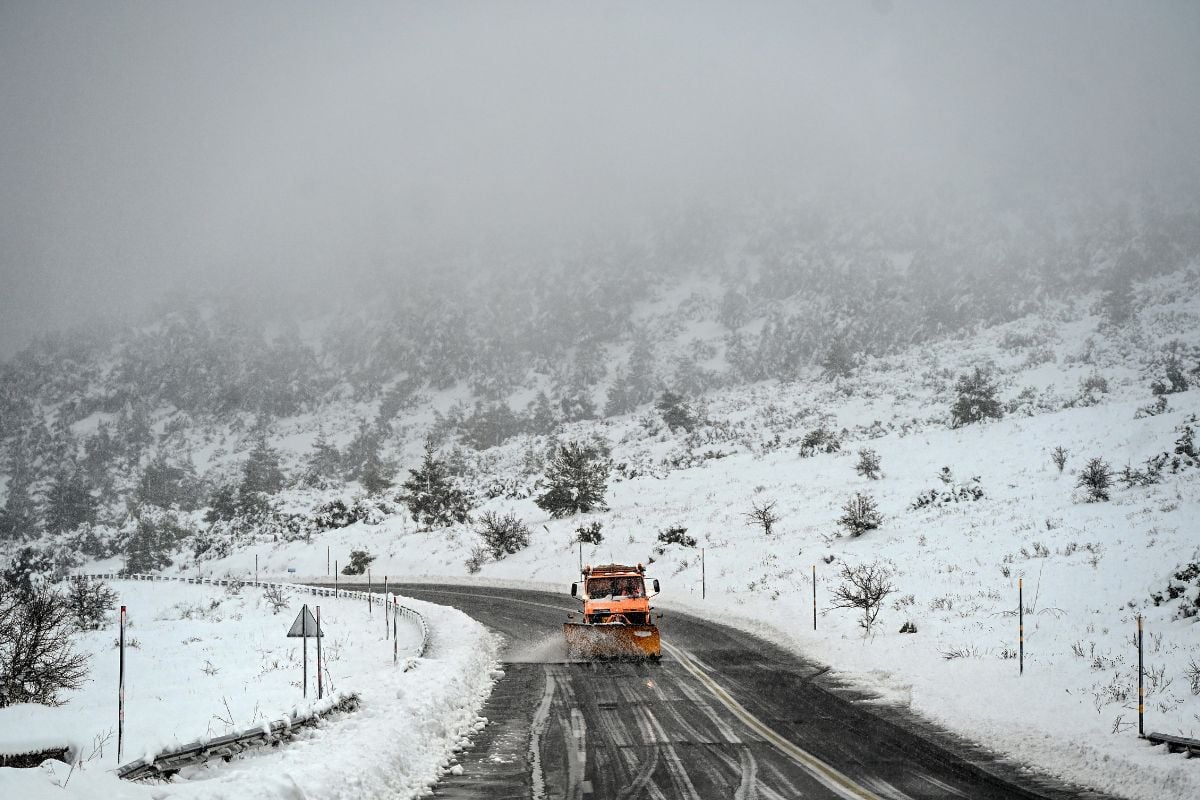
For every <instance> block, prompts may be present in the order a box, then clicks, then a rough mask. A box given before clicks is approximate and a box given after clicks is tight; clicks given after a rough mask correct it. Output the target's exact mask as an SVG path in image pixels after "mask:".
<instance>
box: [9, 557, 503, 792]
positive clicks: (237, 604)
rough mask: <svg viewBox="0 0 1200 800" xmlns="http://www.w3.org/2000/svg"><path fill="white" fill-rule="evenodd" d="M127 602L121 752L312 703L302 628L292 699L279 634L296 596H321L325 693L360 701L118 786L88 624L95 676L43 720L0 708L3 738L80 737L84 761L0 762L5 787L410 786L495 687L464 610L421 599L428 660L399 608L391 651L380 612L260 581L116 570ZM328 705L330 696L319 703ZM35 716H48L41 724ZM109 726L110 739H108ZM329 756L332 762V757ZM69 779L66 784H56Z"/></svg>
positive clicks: (111, 670)
mask: <svg viewBox="0 0 1200 800" xmlns="http://www.w3.org/2000/svg"><path fill="white" fill-rule="evenodd" d="M113 585H114V587H115V588H116V589H117V590H118V592H119V593H120V600H119V601H118V602H119V603H121V604H124V605H126V606H127V607H128V609H129V628H128V632H127V643H132V642H135V641H136V646H131V647H129V648H128V655H127V668H126V669H127V672H126V723H125V735H126V739H125V747H124V754H123V758H122V763H128V762H130V761H133V760H135V759H136V758H139V757H142V756H144V755H150V754H153V753H156V752H159V751H161V750H163V749H169V748H170V747H172V746H173V745H178V744H181V743H184V742H187V741H191V740H193V739H197V738H206V737H215V736H219V735H222V734H225V733H228V732H231V731H238V730H242V729H245V728H247V727H251V726H253V725H254V724H256V723H263V722H266V721H270V720H273V719H278V718H280V717H283V716H290V717H293V718H294V717H297V716H299V715H302V714H303V713H304V712H305V711H306V710H307V709H311V708H313V707H314V706H315V705H316V703H317V701H316V699H315V698H316V684H315V680H316V679H315V672H316V669H315V667H316V663H315V642H314V641H313V640H310V641H309V659H310V661H309V678H310V682H311V683H312V685H311V686H310V689H309V696H308V699H307V700H305V699H302V697H301V680H300V679H301V666H302V665H301V663H300V659H301V646H300V640H299V639H288V638H285V634H286V633H287V630H288V627H289V626H290V625H291V623H292V620H293V619H294V617H295V616H296V614H297V613H298V612H299V610H300V607H301V603H304V602H307V603H308V604H309V607H310V609H311V608H312V607H313V606H315V605H320V606H321V613H322V619H321V623H322V628H323V629H324V630H325V631H326V637H325V641H324V644H323V651H324V653H323V654H324V656H325V657H326V659H327V662H326V663H327V667H328V675H327V683H326V691H327V692H330V691H331V690H332V693H333V694H334V695H335V696H341V695H345V694H349V693H351V692H353V693H357V694H358V695H359V697H360V698H361V705H360V707H359V708H358V710H356V711H355V712H353V713H350V714H345V715H337V716H334V717H333V718H331V719H330V720H328V721H327V722H325V723H323V724H321V725H320V726H318V727H317V728H315V729H304V730H302V731H301V732H300V733H299V734H298V735H297V737H296V738H295V739H294V740H293V741H292V742H290V743H288V744H286V745H284V746H281V747H279V748H275V749H265V750H251V751H249V752H248V753H247V754H246V755H245V756H244V757H242V758H239V759H236V760H234V761H233V762H231V763H229V764H223V763H221V762H220V761H219V760H218V761H217V762H216V763H211V764H208V765H204V766H200V767H192V768H185V769H184V770H183V772H181V773H180V775H179V776H178V777H177V778H176V779H175V781H174V782H172V783H171V784H168V785H162V784H156V783H154V782H149V783H129V782H125V781H120V780H118V779H117V778H116V777H115V775H114V774H113V769H114V768H115V767H116V766H117V757H116V737H115V735H111V734H114V732H115V729H116V711H117V707H116V685H117V657H116V650H115V648H114V647H113V638H114V631H113V629H112V628H109V629H108V630H104V631H98V632H95V633H91V634H85V635H84V636H83V641H82V642H81V645H82V646H83V647H84V648H86V649H87V650H88V651H90V652H91V653H92V662H93V670H92V680H91V682H89V683H88V684H87V685H86V686H85V687H84V688H83V689H81V690H80V691H79V692H77V693H76V694H75V696H73V697H71V698H69V702H68V704H67V705H66V706H64V707H63V708H61V709H57V710H55V714H54V716H53V719H47V718H45V716H44V715H43V714H36V715H34V714H30V713H29V711H28V709H29V708H30V707H28V706H17V707H13V708H8V709H0V728H2V729H3V731H4V734H3V736H2V737H0V738H2V739H4V740H5V741H7V740H13V742H19V741H26V740H27V741H29V742H34V741H35V740H45V741H51V740H55V739H57V738H60V737H61V736H63V735H66V736H68V737H69V738H70V739H71V740H72V741H74V742H77V743H78V745H77V747H78V748H79V751H78V758H79V759H80V760H81V761H82V762H83V764H82V767H81V768H76V769H75V770H74V771H73V773H72V770H71V769H70V768H69V767H67V765H64V764H61V763H59V762H46V764H45V765H43V767H42V768H41V769H31V770H16V769H0V793H2V794H4V796H6V797H30V798H33V797H64V796H66V797H80V798H111V797H122V798H124V797H128V798H149V797H155V798H158V797H166V796H170V797H180V798H198V799H199V798H219V797H234V796H236V797H248V798H263V799H264V800H265V799H266V798H286V797H295V796H297V794H298V793H299V794H305V793H308V794H311V795H313V796H320V797H331V798H332V797H343V796H344V797H388V798H394V797H415V796H418V795H419V794H421V793H422V792H423V791H424V790H425V789H426V787H428V786H429V785H430V784H431V783H432V782H434V781H435V780H436V779H437V777H438V775H439V774H440V772H441V770H442V768H444V767H445V766H446V765H447V763H448V762H449V759H450V758H451V757H452V752H453V750H454V748H455V747H456V746H457V745H458V744H459V742H460V741H461V740H462V738H463V737H464V736H469V735H470V733H471V732H472V731H473V730H474V729H475V728H476V726H477V725H479V724H480V720H479V718H478V717H477V716H476V714H477V712H478V709H479V707H480V706H481V704H482V702H483V699H484V698H485V697H486V695H487V692H488V691H489V690H490V688H491V679H492V663H493V662H492V659H493V657H494V653H495V643H494V641H493V639H492V637H491V636H490V635H489V634H488V633H487V632H486V631H484V630H483V629H482V628H481V627H480V626H479V625H478V624H476V623H474V622H472V621H471V620H469V619H467V618H466V617H464V616H463V615H462V614H460V613H458V612H456V611H454V610H453V609H447V608H443V607H440V606H431V605H429V604H426V603H421V602H419V601H410V600H406V601H404V602H405V604H406V605H409V606H410V607H413V608H415V609H417V610H419V611H420V612H421V613H422V614H423V615H424V616H425V617H426V619H427V621H428V623H429V624H430V626H431V628H432V629H433V643H432V645H431V647H430V649H429V652H428V653H427V654H426V656H425V657H422V658H416V657H415V653H416V652H417V651H418V649H419V646H420V641H421V636H420V632H419V631H418V630H416V629H414V628H413V626H412V625H411V624H408V623H406V622H405V621H404V620H401V622H400V624H399V628H398V630H399V636H400V640H399V641H398V643H397V644H398V649H399V656H400V659H399V663H398V664H393V651H392V648H393V645H392V643H391V642H389V641H385V633H384V621H383V618H382V616H381V614H380V609H379V608H375V609H374V613H373V614H369V613H368V607H367V605H366V604H365V603H364V602H361V601H355V600H349V599H334V598H330V597H322V598H314V597H311V596H308V595H305V594H302V593H299V592H291V593H289V594H290V595H291V596H290V600H291V603H290V608H289V609H287V610H284V611H282V612H281V613H279V614H277V615H276V614H273V613H272V609H271V607H270V604H269V603H267V602H266V601H265V600H264V598H263V596H262V592H261V590H255V589H253V588H251V587H245V588H243V589H242V590H241V591H240V592H238V593H237V594H229V593H226V592H224V591H222V590H221V589H219V588H215V587H209V586H190V585H186V584H177V583H171V582H164V583H150V582H130V581H118V582H115V583H114V584H113ZM326 702H328V700H327V701H326ZM39 724H40V725H50V724H52V725H54V726H55V728H54V729H49V730H42V729H40V728H39ZM110 735H111V737H110ZM332 764H336V765H337V770H331V769H329V766H330V765H332ZM64 789H65V791H64Z"/></svg>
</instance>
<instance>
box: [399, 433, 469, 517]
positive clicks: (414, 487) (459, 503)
mask: <svg viewBox="0 0 1200 800" xmlns="http://www.w3.org/2000/svg"><path fill="white" fill-rule="evenodd" d="M408 472H409V476H410V477H409V479H408V480H406V481H405V482H404V483H403V485H402V486H401V489H402V491H401V494H400V499H401V501H402V502H403V503H404V505H406V506H407V507H408V510H409V512H410V513H411V514H412V517H413V519H414V520H416V522H417V523H418V524H420V525H425V526H428V527H430V528H434V527H441V526H443V525H450V524H452V523H455V522H467V521H468V520H469V519H470V516H469V514H470V511H471V498H470V495H468V494H467V493H466V492H465V491H463V490H462V489H461V488H459V487H458V486H456V485H455V483H454V480H453V479H452V478H451V477H450V472H449V470H448V469H446V463H445V462H444V461H442V460H440V459H439V458H437V456H436V455H434V452H433V444H432V443H429V444H426V445H425V457H424V459H423V460H422V462H421V466H420V467H419V468H417V469H410V470H409V471H408Z"/></svg>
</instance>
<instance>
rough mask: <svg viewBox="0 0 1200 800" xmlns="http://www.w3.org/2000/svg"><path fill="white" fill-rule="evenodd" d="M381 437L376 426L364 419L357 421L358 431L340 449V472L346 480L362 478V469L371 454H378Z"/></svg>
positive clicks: (359, 479)
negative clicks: (344, 447)
mask: <svg viewBox="0 0 1200 800" xmlns="http://www.w3.org/2000/svg"><path fill="white" fill-rule="evenodd" d="M382 438H383V437H382V436H381V435H380V429H379V428H378V427H376V426H375V425H372V424H371V423H370V422H368V421H367V420H365V419H363V420H360V421H359V423H358V433H356V434H355V435H354V438H353V439H352V440H350V444H348V445H346V449H345V450H343V451H342V472H343V475H344V476H345V478H346V480H350V481H361V480H362V477H363V469H364V468H365V467H366V465H367V461H368V460H370V459H371V457H372V454H378V452H379V447H380V444H381V439H382Z"/></svg>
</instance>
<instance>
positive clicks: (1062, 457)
mask: <svg viewBox="0 0 1200 800" xmlns="http://www.w3.org/2000/svg"><path fill="white" fill-rule="evenodd" d="M1069 454H1070V451H1069V450H1067V449H1066V448H1064V447H1062V446H1061V445H1060V446H1058V447H1056V448H1054V452H1052V453H1051V454H1050V460H1051V461H1053V462H1054V466H1056V467H1058V471H1059V472H1062V471H1063V467H1065V466H1066V465H1067V456H1068V455H1069Z"/></svg>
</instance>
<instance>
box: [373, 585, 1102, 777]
mask: <svg viewBox="0 0 1200 800" xmlns="http://www.w3.org/2000/svg"><path fill="white" fill-rule="evenodd" d="M396 590H397V591H399V592H400V593H401V594H403V595H407V596H411V597H414V598H419V599H421V600H428V601H430V602H435V603H441V604H443V605H450V606H454V607H456V608H459V609H461V610H462V611H464V612H466V613H467V614H469V615H470V616H472V617H474V618H475V619H477V620H479V621H480V622H482V623H483V624H484V625H486V626H488V627H489V628H491V629H492V630H494V631H497V632H499V633H501V634H503V636H504V637H505V639H506V646H505V649H504V651H503V653H502V655H501V658H502V659H503V660H504V661H505V664H504V670H505V675H504V677H503V678H501V679H500V680H499V681H498V683H497V685H496V688H495V691H494V692H493V694H492V696H491V698H490V699H489V701H488V702H487V704H486V706H485V708H484V710H483V712H482V713H483V715H484V716H486V717H487V718H488V719H489V721H490V724H489V725H488V726H487V727H486V728H485V729H484V731H483V732H482V733H481V734H479V735H478V736H477V737H476V739H475V742H474V747H473V748H472V749H471V750H469V751H467V752H465V753H464V754H463V756H462V759H461V763H462V766H463V773H462V774H461V775H457V776H447V777H446V778H445V779H444V780H443V781H442V782H441V783H439V784H438V786H437V787H436V789H435V790H434V796H436V797H445V798H522V799H523V798H531V797H532V798H538V799H539V800H540V799H541V798H576V799H577V800H602V799H603V800H608V799H609V798H613V799H616V798H622V799H624V798H660V799H661V800H667V799H668V798H669V799H670V800H676V799H679V800H709V799H710V798H736V799H737V800H743V799H744V800H755V799H756V798H761V800H795V798H855V799H856V800H867V799H869V798H888V799H889V800H905V799H906V798H911V799H912V800H920V799H924V798H967V799H968V800H992V799H993V798H1051V799H1052V800H1059V799H1060V798H1062V799H1065V798H1101V797H1102V796H1101V795H1098V794H1093V793H1089V792H1087V791H1084V790H1081V789H1078V788H1073V787H1066V786H1062V785H1056V784H1055V783H1053V782H1052V781H1049V780H1047V779H1044V778H1041V777H1039V776H1037V775H1035V774H1033V773H1032V772H1031V771H1029V770H1026V769H1023V768H1021V767H1020V765H1012V764H1008V763H1006V762H1004V761H1001V760H998V759H996V758H995V757H993V756H991V755H990V754H988V753H986V752H983V751H981V750H979V749H977V748H973V747H971V746H969V745H967V744H966V743H963V742H961V741H957V740H955V739H954V738H953V737H951V736H949V735H947V734H945V733H943V732H940V731H938V730H935V729H934V728H932V727H931V726H930V725H928V724H927V723H925V722H922V721H921V720H918V719H914V718H912V717H910V716H908V715H906V714H905V712H903V711H902V710H897V709H894V708H889V707H886V706H881V705H879V704H870V703H867V702H865V701H866V700H867V699H868V698H866V697H864V696H863V695H861V694H859V693H856V692H854V691H852V690H850V689H847V688H845V687H842V686H839V685H837V684H836V683H835V682H834V681H833V679H832V678H831V677H830V676H829V674H828V673H827V671H826V670H824V669H823V668H821V667H820V666H819V665H816V664H812V663H810V662H807V661H805V660H804V659H802V658H800V657H798V656H796V655H794V654H791V653H788V652H786V651H783V650H782V649H780V648H778V647H775V646H774V645H771V644H769V643H767V642H764V641H762V640H760V639H757V638H755V637H753V636H750V635H748V634H746V633H743V632H741V631H737V630H734V629H731V628H728V627H725V626H723V625H717V624H714V623H711V622H707V621H704V620H700V619H698V618H696V617H691V616H687V615H684V614H676V613H669V614H667V616H666V617H665V618H664V619H663V620H661V621H660V629H661V631H662V639H663V658H662V660H661V661H660V662H657V663H655V662H647V663H623V662H598V663H587V662H575V663H572V662H568V661H567V660H566V659H565V650H564V648H563V646H562V643H561V624H562V622H563V621H564V620H565V617H566V613H565V612H566V611H568V610H571V609H573V607H574V606H573V605H572V600H571V598H570V597H569V596H567V595H566V594H563V595H555V594H547V593H544V592H527V591H515V590H506V589H492V588H484V587H463V586H453V587H450V586H434V585H416V584H405V585H403V586H401V587H398V588H397V589H396ZM436 646H437V632H436V631H434V638H433V647H434V648H435V650H436Z"/></svg>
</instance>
